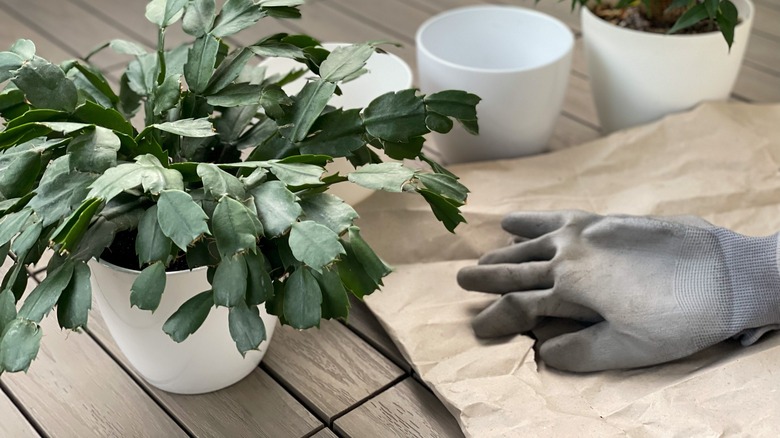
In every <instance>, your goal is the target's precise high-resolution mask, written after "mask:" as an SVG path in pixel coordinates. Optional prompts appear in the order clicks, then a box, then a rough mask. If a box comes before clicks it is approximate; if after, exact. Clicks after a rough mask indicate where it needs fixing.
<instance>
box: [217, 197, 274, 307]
mask: <svg viewBox="0 0 780 438" xmlns="http://www.w3.org/2000/svg"><path fill="white" fill-rule="evenodd" d="M211 223H212V227H213V229H214V238H216V239H217V248H219V253H220V255H221V256H222V257H223V258H226V257H231V256H233V255H234V254H235V253H237V252H239V251H245V250H249V251H252V252H254V251H255V245H256V244H257V238H258V237H259V236H261V235H262V234H263V227H262V225H261V224H260V221H259V220H258V219H257V217H256V216H255V212H253V211H249V209H248V208H247V207H246V206H245V205H244V204H242V203H240V202H238V201H236V200H235V199H233V198H230V197H227V196H226V197H223V198H222V199H220V200H219V203H217V208H215V209H214V215H213V219H212V222H211ZM215 292H216V290H215Z"/></svg>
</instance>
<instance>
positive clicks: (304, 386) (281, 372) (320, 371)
mask: <svg viewBox="0 0 780 438" xmlns="http://www.w3.org/2000/svg"><path fill="white" fill-rule="evenodd" d="M263 364H264V365H263V366H264V368H265V369H267V370H268V371H269V372H270V373H271V374H272V375H274V376H275V377H276V378H278V379H279V380H280V381H281V382H282V383H283V385H284V386H285V387H286V388H287V390H289V391H291V392H292V393H294V394H296V395H297V396H298V398H299V399H300V400H302V401H303V402H304V404H305V405H306V406H307V407H308V408H309V409H311V410H312V411H314V412H315V413H316V414H317V416H318V417H319V418H320V419H323V420H325V421H326V422H329V421H330V420H331V419H332V418H333V417H335V416H337V415H338V414H340V413H341V412H344V411H345V410H346V409H349V408H350V407H351V406H354V405H356V404H358V403H359V402H361V401H362V400H363V399H365V398H367V397H369V396H371V395H373V394H374V393H376V392H377V391H379V390H381V389H382V388H383V387H385V386H387V385H388V384H390V383H391V382H392V381H393V380H395V379H397V378H398V377H400V376H402V375H403V371H402V370H401V369H400V368H398V367H397V366H396V365H394V364H393V363H392V362H390V360H389V359H387V358H385V357H384V356H382V355H381V354H380V353H379V352H378V351H376V350H375V349H374V348H372V347H371V346H370V345H368V344H367V343H366V342H365V341H363V340H362V339H360V338H359V337H358V336H357V335H356V334H354V333H352V332H351V331H350V330H349V329H348V328H346V327H344V325H342V324H341V323H339V322H336V321H322V324H321V325H320V328H319V329H310V330H306V331H298V330H295V329H292V328H290V327H286V326H285V327H280V328H279V329H278V330H277V331H276V332H275V333H274V340H273V342H271V345H270V347H269V348H268V352H267V353H266V355H265V358H264V359H263Z"/></svg>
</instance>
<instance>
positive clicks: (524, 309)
mask: <svg viewBox="0 0 780 438" xmlns="http://www.w3.org/2000/svg"><path fill="white" fill-rule="evenodd" d="M548 316H551V317H557V318H568V319H574V320H578V321H587V322H596V321H601V316H600V315H599V314H598V313H596V312H594V311H593V310H591V309H588V308H586V307H583V306H580V305H578V304H573V303H568V302H565V301H561V300H560V299H558V297H557V296H556V295H555V294H554V293H553V291H552V290H549V289H548V290H538V291H528V292H513V293H509V294H506V295H504V296H503V297H501V298H499V299H498V300H496V301H495V302H494V303H493V304H491V305H490V306H488V307H487V308H486V309H485V310H483V311H482V312H481V313H480V314H479V315H477V316H476V317H475V318H474V320H473V321H472V327H473V328H474V333H475V334H476V335H477V336H478V337H480V338H493V337H499V336H506V335H512V334H517V333H525V332H529V331H531V330H533V329H534V328H536V326H537V325H539V323H541V322H542V320H543V319H544V318H545V317H548Z"/></svg>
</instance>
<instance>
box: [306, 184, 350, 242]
mask: <svg viewBox="0 0 780 438" xmlns="http://www.w3.org/2000/svg"><path fill="white" fill-rule="evenodd" d="M300 205H301V207H302V208H303V212H304V215H305V218H306V219H309V220H312V221H315V222H317V223H319V224H322V225H325V226H326V227H328V228H330V229H331V230H332V231H333V232H334V233H336V234H339V235H340V234H341V233H343V232H344V231H345V230H346V229H347V228H349V227H351V226H352V224H353V222H354V221H355V219H357V218H358V217H359V216H358V214H357V212H356V211H355V209H354V208H352V207H351V206H350V205H349V204H347V203H346V202H344V200H342V199H340V198H338V197H337V196H334V195H331V194H330V193H317V194H315V195H311V196H307V197H305V198H303V199H302V200H301V203H300Z"/></svg>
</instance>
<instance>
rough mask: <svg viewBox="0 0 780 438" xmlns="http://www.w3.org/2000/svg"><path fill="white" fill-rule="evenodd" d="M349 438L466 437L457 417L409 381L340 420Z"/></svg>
mask: <svg viewBox="0 0 780 438" xmlns="http://www.w3.org/2000/svg"><path fill="white" fill-rule="evenodd" d="M334 426H335V429H336V432H338V433H339V434H341V435H343V436H345V437H354V438H357V437H368V436H375V437H383V438H384V437H399V438H406V437H432V438H433V437H448V438H452V437H462V436H463V433H462V432H461V431H460V428H459V427H458V423H457V422H456V421H455V418H454V417H453V416H452V415H451V414H450V413H449V412H448V411H447V410H446V409H445V408H444V405H442V404H441V402H439V400H438V399H437V398H436V397H435V396H434V395H433V394H431V393H430V392H429V391H428V390H427V389H425V388H424V387H423V386H422V385H420V384H419V383H418V382H417V381H416V380H414V379H412V378H411V377H410V378H407V379H406V380H404V381H403V382H400V383H398V384H397V385H395V386H393V387H392V388H390V389H388V390H387V391H385V392H383V393H381V394H379V395H378V396H376V397H374V398H372V399H371V400H369V401H367V402H366V403H364V404H363V405H361V406H360V407H358V408H356V409H355V410H353V411H351V412H349V413H348V414H346V415H344V416H343V417H341V418H339V419H337V420H336V421H335V423H334Z"/></svg>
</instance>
